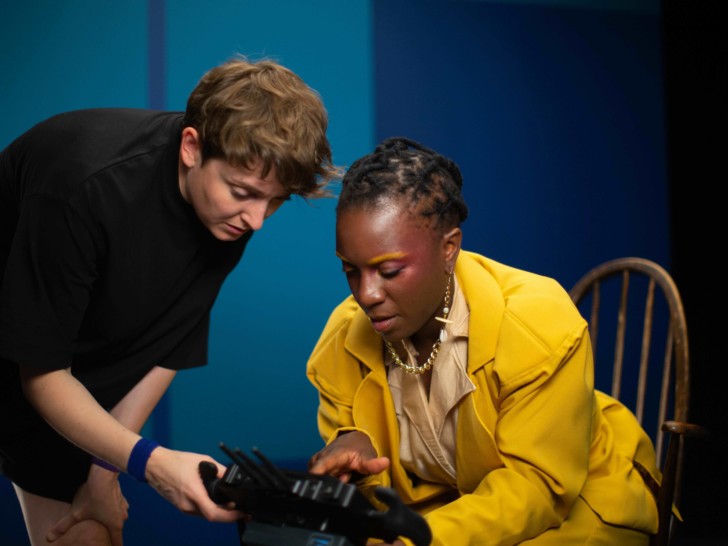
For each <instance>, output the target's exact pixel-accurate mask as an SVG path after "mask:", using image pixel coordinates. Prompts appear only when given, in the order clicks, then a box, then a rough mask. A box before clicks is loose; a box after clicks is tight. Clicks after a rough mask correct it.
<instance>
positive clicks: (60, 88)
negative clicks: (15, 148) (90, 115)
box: [0, 0, 147, 147]
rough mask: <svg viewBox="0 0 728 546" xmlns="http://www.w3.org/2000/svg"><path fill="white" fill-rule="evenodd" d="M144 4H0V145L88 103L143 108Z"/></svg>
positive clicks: (135, 0) (37, 0) (43, 0)
mask: <svg viewBox="0 0 728 546" xmlns="http://www.w3.org/2000/svg"><path fill="white" fill-rule="evenodd" d="M146 14H147V2H146V0H128V1H125V2H111V1H108V0H106V1H99V2H85V1H81V0H69V1H65V2H54V1H50V0H32V1H29V2H3V4H2V7H1V8H0V119H1V120H2V123H0V147H4V146H5V145H7V144H8V143H9V142H10V141H11V140H12V139H13V138H14V137H15V136H17V135H18V134H20V133H21V132H22V131H24V130H25V129H28V128H29V127H30V126H31V125H33V124H35V123H37V122H38V121H40V120H42V119H44V118H46V117H48V116H50V115H52V114H56V113H58V112H61V111H65V110H73V109H77V108H88V107H94V106H132V107H134V106H139V107H143V106H146V103H147V81H146V72H147V19H146Z"/></svg>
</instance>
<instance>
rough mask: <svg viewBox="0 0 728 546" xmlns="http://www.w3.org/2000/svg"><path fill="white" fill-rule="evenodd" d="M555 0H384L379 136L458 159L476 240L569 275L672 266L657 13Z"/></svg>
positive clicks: (469, 235) (378, 40) (379, 21)
mask: <svg viewBox="0 0 728 546" xmlns="http://www.w3.org/2000/svg"><path fill="white" fill-rule="evenodd" d="M541 3H542V4H543V2H541ZM550 4H552V5H544V6H538V5H528V3H520V2H508V3H505V2H422V1H420V0H397V1H395V2H391V1H388V0H377V1H375V2H374V36H375V39H374V46H375V54H374V58H375V64H374V66H375V80H376V82H377V86H376V93H375V104H376V133H377V138H378V139H379V138H384V137H387V136H393V135H398V134H405V135H406V136H410V137H412V138H415V139H416V140H420V141H421V142H423V143H424V144H427V145H429V146H430V147H433V148H435V149H437V150H439V151H441V152H442V153H444V154H446V155H448V156H450V157H451V158H453V159H454V160H455V161H456V162H457V163H459V165H460V166H461V168H462V171H463V176H464V180H465V182H464V193H465V194H466V197H467V199H468V203H469V204H470V207H471V215H470V218H469V219H468V220H467V222H466V223H465V224H464V226H463V227H464V232H465V240H464V245H465V246H466V247H469V248H470V249H473V250H477V251H479V252H481V253H484V254H487V255H489V256H490V257H492V258H495V259H497V260H500V261H504V262H506V263H509V264H511V265H515V266H518V267H523V268H525V269H530V270H533V271H537V272H540V273H543V274H545V275H549V276H552V277H556V278H557V279H558V280H559V281H561V282H562V283H564V284H565V285H566V286H567V287H568V286H571V285H572V284H573V283H574V282H575V281H576V280H577V278H578V276H579V275H581V274H582V273H583V272H585V271H586V270H587V269H589V268H591V267H593V266H594V265H596V264H597V263H599V262H602V261H605V260H608V259H611V258H616V257H619V256H628V255H635V256H642V257H646V258H650V259H653V260H655V261H657V262H659V263H661V264H662V265H664V266H666V267H669V258H670V255H669V254H670V247H669V236H668V221H669V216H668V203H667V181H666V170H665V169H666V160H665V137H664V112H663V109H664V105H663V96H662V65H661V63H662V59H661V50H660V39H661V35H660V17H659V13H658V10H656V9H650V6H649V5H646V4H645V3H641V4H640V3H634V6H635V7H641V8H642V9H636V10H610V9H603V8H601V9H572V8H570V7H558V6H554V5H553V4H555V3H550ZM586 4H588V3H586ZM601 4H602V5H603V6H604V5H607V3H604V2H602V3H601ZM584 5H585V3H582V6H584ZM652 8H654V6H653V7H652Z"/></svg>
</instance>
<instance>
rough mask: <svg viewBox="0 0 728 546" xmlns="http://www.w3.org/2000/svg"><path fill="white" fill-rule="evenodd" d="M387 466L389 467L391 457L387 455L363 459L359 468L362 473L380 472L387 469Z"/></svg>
mask: <svg viewBox="0 0 728 546" xmlns="http://www.w3.org/2000/svg"><path fill="white" fill-rule="evenodd" d="M387 468H389V459H388V458H387V457H377V458H375V459H369V460H367V461H362V463H361V465H360V469H359V470H360V472H361V473H362V474H379V473H380V472H382V471H384V470H387Z"/></svg>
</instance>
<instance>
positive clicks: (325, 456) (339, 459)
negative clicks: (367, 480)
mask: <svg viewBox="0 0 728 546" xmlns="http://www.w3.org/2000/svg"><path fill="white" fill-rule="evenodd" d="M387 468H389V459H388V458H387V457H377V452H376V450H375V449H374V446H373V445H372V442H371V440H370V439H369V437H368V436H367V435H366V434H364V433H363V432H359V431H356V430H354V431H351V432H346V433H344V434H341V435H339V437H338V438H336V439H335V440H334V441H333V442H331V443H330V444H329V445H327V446H326V447H325V448H323V449H322V450H321V451H319V452H318V453H316V454H315V455H314V456H313V457H311V459H310V460H309V462H308V470H309V472H311V473H312V474H330V475H332V476H336V477H338V478H339V479H340V480H341V481H343V482H348V481H349V480H350V479H351V475H352V473H354V472H356V473H358V474H363V475H369V474H378V473H380V472H382V471H383V470H386V469H387Z"/></svg>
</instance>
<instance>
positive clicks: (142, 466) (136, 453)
mask: <svg viewBox="0 0 728 546" xmlns="http://www.w3.org/2000/svg"><path fill="white" fill-rule="evenodd" d="M158 447H159V444H158V443H157V442H155V441H153V440H147V439H146V438H140V439H139V441H138V442H137V443H136V445H135V446H134V449H132V450H131V455H129V462H128V463H127V465H126V472H127V474H129V475H130V476H131V477H132V478H134V479H135V480H137V481H139V482H146V481H147V478H146V473H147V461H148V460H149V457H150V455H151V454H152V451H154V450H155V449H157V448H158Z"/></svg>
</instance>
